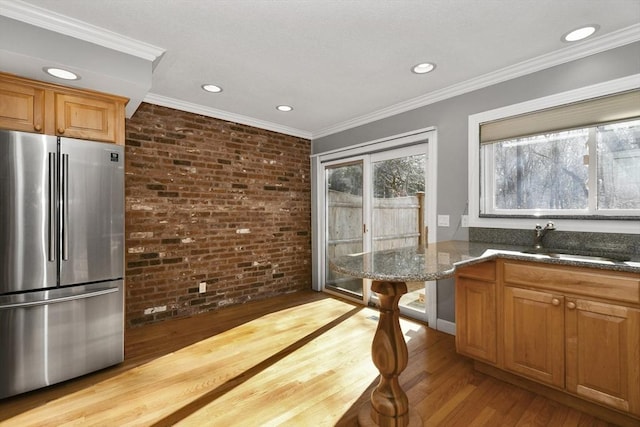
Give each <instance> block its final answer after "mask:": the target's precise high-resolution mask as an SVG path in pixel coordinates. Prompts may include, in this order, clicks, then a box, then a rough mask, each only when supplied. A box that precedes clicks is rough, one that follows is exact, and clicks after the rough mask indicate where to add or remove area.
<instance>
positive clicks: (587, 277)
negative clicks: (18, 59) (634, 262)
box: [504, 261, 640, 304]
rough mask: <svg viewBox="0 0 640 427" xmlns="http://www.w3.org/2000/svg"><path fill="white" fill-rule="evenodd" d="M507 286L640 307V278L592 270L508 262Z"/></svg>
mask: <svg viewBox="0 0 640 427" xmlns="http://www.w3.org/2000/svg"><path fill="white" fill-rule="evenodd" d="M504 281H505V282H506V283H511V284H516V285H522V286H532V287H536V288H543V289H549V290H553V291H558V292H567V293H572V294H579V295H585V296H593V297H596V298H605V299H611V300H616V301H624V302H630V303H635V304H638V303H640V275H638V274H634V273H622V272H613V271H606V272H605V271H602V270H595V269H591V268H579V267H569V266H567V267H564V266H553V267H550V266H549V265H544V264H533V263H521V262H516V261H505V262H504Z"/></svg>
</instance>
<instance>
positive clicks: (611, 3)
mask: <svg viewBox="0 0 640 427" xmlns="http://www.w3.org/2000/svg"><path fill="white" fill-rule="evenodd" d="M40 8H42V9H40ZM43 9H44V10H43ZM16 10H19V11H20V13H16ZM0 15H4V16H5V17H8V18H11V19H13V20H17V21H20V23H21V24H24V23H25V22H28V23H29V27H28V28H30V29H35V30H38V31H33V32H32V36H28V35H27V36H21V37H22V38H21V42H19V43H17V44H12V47H11V48H9V49H8V50H10V51H12V52H11V53H12V54H14V58H15V57H16V55H28V56H29V57H30V59H31V60H30V61H16V60H15V59H12V60H11V64H7V63H6V62H7V61H2V62H0V70H3V71H10V72H14V73H20V74H23V75H26V76H30V77H32V76H34V75H35V74H39V79H41V80H46V79H47V78H46V77H45V75H44V74H43V73H42V71H41V68H42V67H43V66H44V65H49V64H48V63H44V62H43V63H42V64H37V62H38V61H37V59H38V54H37V53H34V52H33V49H32V51H31V52H27V53H25V52H22V50H23V49H24V48H23V47H22V45H23V44H25V45H28V43H27V42H29V41H30V42H31V43H32V45H33V44H34V43H37V42H38V41H44V40H43V37H46V36H44V35H43V34H44V33H42V31H43V28H45V29H46V30H47V31H49V32H51V33H55V34H53V35H54V36H59V35H60V34H59V33H62V34H64V35H65V37H67V36H71V38H75V39H80V40H81V41H82V42H83V43H87V42H89V43H87V45H89V46H92V47H93V48H94V49H93V50H92V49H77V50H74V49H73V48H66V49H67V50H66V52H67V57H68V56H69V55H68V53H69V52H71V53H72V54H75V53H76V52H78V56H86V58H85V60H84V63H83V66H78V69H80V70H81V74H82V72H86V74H88V75H89V76H86V75H83V76H82V77H83V79H82V80H81V82H82V85H89V86H91V85H92V86H93V87H95V88H102V87H104V85H101V84H100V83H99V82H98V80H99V79H100V76H101V75H102V77H104V78H108V77H109V76H108V74H109V73H108V72H102V71H100V70H91V69H90V68H91V64H92V63H95V64H99V63H100V59H99V58H104V49H105V48H108V49H112V50H116V51H119V52H117V53H120V54H122V53H123V54H126V55H130V56H133V57H135V58H136V59H137V60H140V58H142V59H144V60H145V61H147V64H148V66H147V68H148V73H150V78H149V82H148V84H147V83H145V82H142V83H138V84H137V85H133V86H136V88H137V90H140V89H143V91H147V93H146V94H143V96H139V94H138V93H134V95H133V96H130V97H132V99H134V98H144V99H145V100H146V101H149V102H154V103H156V104H160V105H166V106H171V107H176V108H181V109H183V110H188V111H193V112H197V113H201V114H206V115H210V116H213V117H219V118H223V119H226V120H232V121H237V122H240V123H246V124H251V125H255V126H259V127H263V128H266V129H271V130H276V131H279V132H283V133H288V134H292V135H298V136H302V137H306V138H317V137H319V136H323V135H327V134H330V133H333V132H336V131H339V130H342V129H345V128H348V127H351V126H355V125H358V124H363V123H366V122H368V121H372V120H374V119H377V118H380V117H383V116H386V115H390V114H394V113H397V112H400V111H404V110H407V109H410V108H415V107H416V106H419V105H425V104H427V103H429V102H433V101H435V100H438V99H442V98H445V97H447V96H451V95H455V94H458V93H463V92H465V91H469V90H473V89H476V88H479V87H483V86H486V85H488V84H492V83H496V82H498V81H502V80H505V79H507V78H512V77H516V76H518V75H523V74H526V73H528V72H533V71H537V70H538V69H542V68H545V67H549V66H553V65H557V64H559V63H562V62H566V61H568V60H571V59H575V58H577V57H582V56H586V55H589V54H592V53H596V52H598V51H602V50H605V49H609V48H612V47H616V46H620V45H624V44H628V43H631V42H634V41H638V40H640V24H639V23H640V0H606V1H605V0H562V1H558V0H482V1H478V0H424V1H420V0H404V1H403V0H396V1H390V0H388V1H387V0H215V1H203V0H110V1H87V0H28V1H27V3H24V2H21V1H17V0H12V1H8V0H0ZM28 16H30V17H31V18H25V17H28ZM34 16H37V18H38V19H33V17H34ZM5 19H6V18H5ZM66 23H68V25H66ZM594 23H595V24H598V25H599V26H600V30H599V31H598V33H596V35H595V36H594V37H593V38H591V39H587V40H585V41H582V42H577V43H576V44H572V45H569V44H567V43H565V42H562V41H561V40H560V37H561V36H562V34H564V33H565V32H567V31H569V30H572V29H574V28H577V27H579V26H582V25H585V24H594ZM5 27H7V26H6V25H5ZM96 27H98V28H96ZM105 30H106V31H105ZM113 33H115V34H113ZM3 37H4V36H3ZM29 37H31V40H29ZM66 40H67V42H68V41H69V40H70V39H69V38H68V37H67V39H66ZM114 40H115V42H113V41H114ZM112 42H113V43H112ZM128 42H130V45H131V46H132V49H128V48H127V47H126V46H127V43H128ZM64 43H65V42H64V41H61V42H60V43H52V44H55V45H60V46H63V45H64ZM98 45H102V46H98ZM123 46H124V47H123ZM133 46H135V48H133ZM52 49H53V50H55V49H54V48H53V47H50V48H48V51H51V50H52ZM5 50H7V48H6V47H5ZM92 55H93V56H92ZM42 56H46V55H44V54H43V55H42ZM34 58H35V59H34ZM0 59H2V57H1V56H0ZM48 59H49V58H44V59H43V61H46V60H48ZM425 61H429V62H435V63H436V64H437V68H436V70H435V71H434V72H432V73H430V74H426V75H416V74H413V73H411V71H410V68H411V67H412V66H413V65H415V64H417V63H419V62H425ZM22 62H24V68H25V69H24V70H21V69H20V67H22ZM49 62H51V61H49ZM61 62H62V63H61V65H64V62H65V61H61ZM67 62H68V63H69V64H68V65H70V66H71V67H72V68H73V66H74V64H73V63H72V62H73V61H72V60H71V59H69V61H67ZM103 62H104V61H103ZM87 64H88V65H87ZM28 67H30V69H27V68H28ZM34 67H36V68H37V70H36V68H34ZM143 68H144V67H143ZM639 71H640V70H639ZM94 78H95V79H96V81H92V79H94ZM118 79H120V80H127V77H126V76H118V78H116V79H115V80H114V79H112V80H114V81H118ZM128 83H130V82H128ZM203 83H213V84H217V85H219V86H222V87H223V89H224V91H223V92H222V93H220V94H209V93H206V92H204V91H202V89H201V88H200V86H201V85H202V84H203ZM124 86H126V84H125V85H124ZM145 86H146V87H145ZM116 90H117V89H116ZM112 91H115V90H112ZM125 92H126V91H125ZM123 94H124V95H127V93H123ZM138 104H139V99H138V100H137V102H136V103H134V106H135V107H137V105H138ZM279 104H289V105H292V106H293V107H294V110H293V111H292V112H289V113H282V112H279V111H277V110H276V108H275V107H276V105H279ZM131 113H132V111H129V114H131Z"/></svg>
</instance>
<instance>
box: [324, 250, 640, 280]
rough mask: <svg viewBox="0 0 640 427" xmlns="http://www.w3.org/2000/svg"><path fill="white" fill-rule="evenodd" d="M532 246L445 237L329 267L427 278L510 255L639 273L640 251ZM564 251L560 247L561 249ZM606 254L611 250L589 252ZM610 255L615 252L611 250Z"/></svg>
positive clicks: (340, 261)
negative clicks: (534, 250)
mask: <svg viewBox="0 0 640 427" xmlns="http://www.w3.org/2000/svg"><path fill="white" fill-rule="evenodd" d="M530 250H531V248H530V247H523V246H510V245H501V244H493V243H477V242H465V241H446V242H438V243H430V244H429V245H428V246H427V247H426V248H420V247H405V248H399V249H389V250H384V251H376V252H366V253H363V254H354V255H345V256H341V257H338V258H335V259H333V260H331V261H330V267H331V268H332V269H333V270H335V271H337V272H339V273H344V274H347V275H350V276H354V277H363V278H367V279H372V280H388V281H397V282H400V281H402V282H405V281H406V282H409V281H420V282H422V281H427V280H436V279H444V278H446V277H451V276H453V274H454V272H455V269H456V268H457V267H460V266H464V265H469V264H475V263H479V262H483V261H487V260H490V259H496V258H507V259H516V260H523V261H535V262H541V263H546V264H556V265H572V266H579V267H591V268H597V269H601V270H614V271H627V272H633V273H638V274H640V255H636V254H615V257H616V258H619V259H624V260H617V261H615V260H607V259H597V258H594V259H587V258H586V257H582V256H580V255H584V254H574V255H578V256H575V257H572V256H571V255H570V254H568V255H566V256H562V257H557V256H555V255H551V256H549V255H545V254H531V253H526V251H530ZM558 252H561V251H558ZM588 255H593V256H600V257H606V256H609V254H588ZM610 256H613V254H611V255H610Z"/></svg>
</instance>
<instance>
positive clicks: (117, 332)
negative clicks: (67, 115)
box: [0, 130, 124, 398]
mask: <svg viewBox="0 0 640 427" xmlns="http://www.w3.org/2000/svg"><path fill="white" fill-rule="evenodd" d="M123 277H124V150H123V147H122V146H118V145H114V144H106V143H98V142H92V141H81V140H76V139H71V138H61V137H55V136H48V135H38V134H30V133H24V132H13V131H1V130H0V398H4V397H7V396H11V395H15V394H18V393H22V392H25V391H28V390H33V389H36V388H40V387H44V386H47V385H50V384H54V383H57V382H60V381H64V380H67V379H70V378H74V377H77V376H80V375H84V374H86V373H89V372H92V371H95V370H98V369H101V368H104V367H107V366H110V365H114V364H117V363H119V362H121V361H122V360H123V358H124V338H123V332H124V319H123V308H124V307H123V305H124V296H123V295H124V293H123V292H124V290H123Z"/></svg>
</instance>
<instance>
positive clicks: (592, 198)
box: [480, 120, 640, 218]
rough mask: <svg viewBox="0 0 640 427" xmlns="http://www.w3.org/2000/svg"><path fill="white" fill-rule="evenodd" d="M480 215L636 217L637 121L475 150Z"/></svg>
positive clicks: (639, 193) (639, 180) (639, 210)
mask: <svg viewBox="0 0 640 427" xmlns="http://www.w3.org/2000/svg"><path fill="white" fill-rule="evenodd" d="M480 159H481V160H480V161H481V165H480V170H481V182H482V185H481V194H482V197H481V200H480V216H483V215H495V216H501V217H503V216H541V215H544V216H545V217H548V218H552V217H562V216H574V217H581V216H582V217H593V216H617V217H634V216H635V217H637V216H640V120H630V121H623V122H619V123H613V124H606V125H601V126H591V127H584V128H580V129H574V130H567V131H559V132H549V133H544V134H540V135H533V136H527V137H523V138H514V139H508V140H505V141H500V142H496V143H492V144H484V145H482V146H481V148H480Z"/></svg>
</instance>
